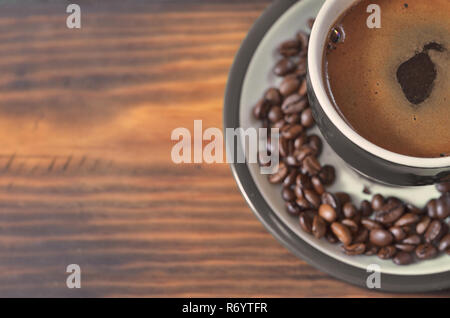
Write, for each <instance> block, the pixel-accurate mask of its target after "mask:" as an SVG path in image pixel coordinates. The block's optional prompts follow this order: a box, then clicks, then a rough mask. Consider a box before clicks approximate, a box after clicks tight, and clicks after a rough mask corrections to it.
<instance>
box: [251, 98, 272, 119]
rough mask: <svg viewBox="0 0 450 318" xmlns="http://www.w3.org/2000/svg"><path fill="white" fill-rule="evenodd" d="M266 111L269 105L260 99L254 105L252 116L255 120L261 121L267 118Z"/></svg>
mask: <svg viewBox="0 0 450 318" xmlns="http://www.w3.org/2000/svg"><path fill="white" fill-rule="evenodd" d="M268 109H269V104H268V103H267V101H266V100H264V99H261V100H259V101H258V102H257V103H256V105H255V107H253V116H255V118H256V119H263V118H265V117H266V116H267V112H268Z"/></svg>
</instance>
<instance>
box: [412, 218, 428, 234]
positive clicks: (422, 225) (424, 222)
mask: <svg viewBox="0 0 450 318" xmlns="http://www.w3.org/2000/svg"><path fill="white" fill-rule="evenodd" d="M430 223H431V218H430V217H429V216H428V215H425V216H423V217H422V219H421V220H420V222H419V223H417V226H416V232H417V234H419V235H422V234H423V233H425V231H426V230H427V229H428V226H429V225H430Z"/></svg>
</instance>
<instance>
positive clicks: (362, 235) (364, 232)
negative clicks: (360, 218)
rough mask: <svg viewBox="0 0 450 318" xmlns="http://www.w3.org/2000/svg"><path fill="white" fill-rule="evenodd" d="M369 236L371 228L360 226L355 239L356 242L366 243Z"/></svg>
mask: <svg viewBox="0 0 450 318" xmlns="http://www.w3.org/2000/svg"><path fill="white" fill-rule="evenodd" d="M368 238H369V230H368V229H366V228H365V227H361V226H360V227H359V230H358V232H357V233H356V235H355V238H354V239H353V242H354V243H365V242H366V241H367V239H368Z"/></svg>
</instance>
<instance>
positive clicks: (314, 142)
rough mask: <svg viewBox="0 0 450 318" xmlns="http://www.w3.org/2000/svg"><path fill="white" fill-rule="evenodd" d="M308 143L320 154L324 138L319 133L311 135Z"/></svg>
mask: <svg viewBox="0 0 450 318" xmlns="http://www.w3.org/2000/svg"><path fill="white" fill-rule="evenodd" d="M308 144H309V146H310V147H311V148H313V149H314V150H315V151H316V155H317V156H320V153H321V152H322V140H321V139H320V137H319V136H317V135H311V136H309V138H308Z"/></svg>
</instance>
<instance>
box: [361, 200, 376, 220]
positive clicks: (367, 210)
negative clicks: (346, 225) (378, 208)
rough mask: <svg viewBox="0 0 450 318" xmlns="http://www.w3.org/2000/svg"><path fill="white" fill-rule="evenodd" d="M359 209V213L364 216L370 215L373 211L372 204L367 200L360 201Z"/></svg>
mask: <svg viewBox="0 0 450 318" xmlns="http://www.w3.org/2000/svg"><path fill="white" fill-rule="evenodd" d="M360 210H361V215H362V216H364V217H368V216H370V215H372V213H373V210H372V205H371V204H370V202H369V201H367V200H363V201H361V206H360Z"/></svg>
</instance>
